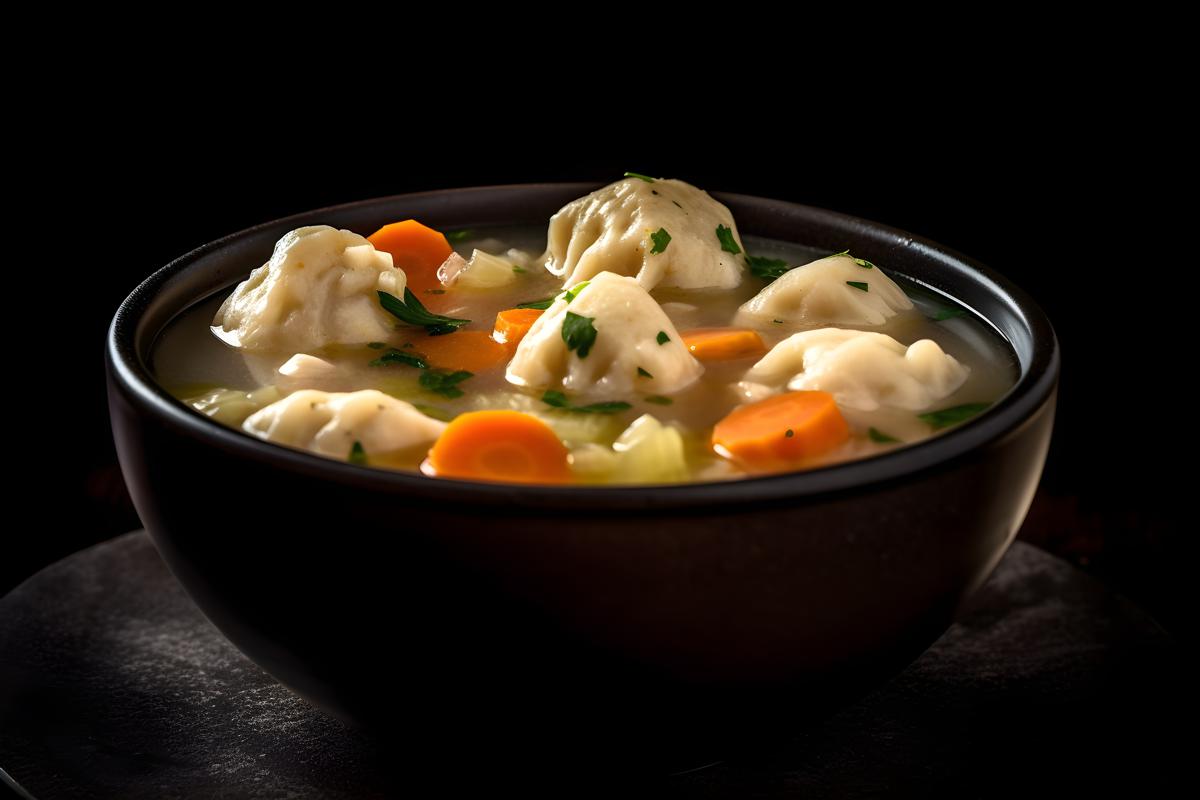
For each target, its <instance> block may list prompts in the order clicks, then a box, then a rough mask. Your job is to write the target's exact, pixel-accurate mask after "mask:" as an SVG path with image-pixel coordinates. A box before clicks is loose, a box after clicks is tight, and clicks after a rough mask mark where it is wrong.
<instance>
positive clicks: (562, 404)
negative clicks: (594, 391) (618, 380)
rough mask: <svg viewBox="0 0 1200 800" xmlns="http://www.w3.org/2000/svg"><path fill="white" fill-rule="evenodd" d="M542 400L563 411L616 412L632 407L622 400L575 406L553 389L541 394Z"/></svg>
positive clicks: (585, 412)
mask: <svg viewBox="0 0 1200 800" xmlns="http://www.w3.org/2000/svg"><path fill="white" fill-rule="evenodd" d="M542 402H543V403H545V404H546V405H548V406H553V407H554V408H561V409H562V410H563V411H574V412H576V413H579V414H616V413H617V412H618V411H628V410H629V409H631V408H633V406H632V405H630V404H629V403H626V402H624V401H622V400H612V401H609V402H606V403H590V404H588V405H586V406H577V405H574V404H572V403H571V401H570V400H568V399H567V396H566V395H565V394H563V393H562V392H559V391H555V390H553V389H551V390H549V391H547V392H546V393H545V394H543V395H542Z"/></svg>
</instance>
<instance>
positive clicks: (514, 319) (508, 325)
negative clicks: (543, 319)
mask: <svg viewBox="0 0 1200 800" xmlns="http://www.w3.org/2000/svg"><path fill="white" fill-rule="evenodd" d="M541 315H542V311H541V309H537V308H509V309H505V310H504V311H501V312H500V313H499V314H497V315H496V329H495V330H494V331H492V338H493V339H495V340H496V341H497V342H500V343H501V344H506V345H508V346H509V347H513V348H515V347H516V346H517V345H519V344H520V343H521V340H522V339H524V338H525V334H527V333H529V329H530V328H532V327H533V323H535V322H537V318H538V317H540V316H541Z"/></svg>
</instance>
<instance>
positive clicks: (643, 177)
mask: <svg viewBox="0 0 1200 800" xmlns="http://www.w3.org/2000/svg"><path fill="white" fill-rule="evenodd" d="M625 177H626V178H637V179H638V180H639V181H645V182H646V183H654V178H651V177H650V176H649V175H643V174H642V173H640V172H626V173H625Z"/></svg>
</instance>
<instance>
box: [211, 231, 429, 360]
mask: <svg viewBox="0 0 1200 800" xmlns="http://www.w3.org/2000/svg"><path fill="white" fill-rule="evenodd" d="M405 283H406V279H405V275H404V271H403V270H401V269H398V268H396V267H393V266H392V256H391V254H390V253H385V252H382V251H380V250H376V249H375V247H374V246H373V245H372V244H371V243H370V242H368V241H367V240H366V239H365V238H363V237H362V236H359V235H358V234H357V233H352V232H351V231H345V230H338V229H337V228H331V227H329V226H328V225H313V226H310V227H307V228H297V229H296V230H294V231H290V232H288V233H286V234H284V236H283V238H282V239H280V240H279V241H278V242H276V243H275V252H274V253H272V254H271V260H270V261H268V262H267V263H266V264H264V265H263V266H261V267H259V268H258V269H256V270H254V271H253V272H251V273H250V277H249V278H247V279H246V280H244V281H242V282H241V283H240V284H238V287H237V288H236V289H235V290H234V292H233V294H231V295H230V296H229V297H228V298H226V300H225V302H224V303H222V304H221V308H220V309H219V310H218V311H217V315H216V317H215V318H214V319H213V327H212V330H213V333H215V334H216V335H217V336H218V337H219V338H220V339H221V340H222V341H224V342H225V343H226V344H230V345H232V346H234V347H238V348H241V349H243V350H246V351H251V352H256V351H257V352H261V351H288V352H293V353H296V352H305V351H311V350H316V349H318V348H320V347H324V346H325V345H328V344H333V343H335V342H338V343H343V344H361V343H364V342H371V341H377V340H379V339H384V338H386V337H387V336H388V334H390V333H391V332H392V331H393V330H394V329H395V323H396V320H395V318H394V317H392V316H391V315H390V314H388V313H387V312H386V311H384V310H383V308H382V307H381V306H380V305H379V295H378V294H377V292H378V291H384V292H387V293H389V294H392V295H395V296H396V297H399V298H401V299H403V297H404V286H405Z"/></svg>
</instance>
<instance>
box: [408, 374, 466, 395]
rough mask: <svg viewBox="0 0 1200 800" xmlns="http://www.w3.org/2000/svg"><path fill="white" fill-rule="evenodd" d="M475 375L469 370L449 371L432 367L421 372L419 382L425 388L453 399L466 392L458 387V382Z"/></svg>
mask: <svg viewBox="0 0 1200 800" xmlns="http://www.w3.org/2000/svg"><path fill="white" fill-rule="evenodd" d="M473 377H475V373H473V372H467V371H466V370H459V371H457V372H449V371H446V370H434V369H431V370H428V371H426V372H422V373H421V378H420V380H419V381H418V383H419V384H420V386H421V388H423V389H427V390H428V391H431V392H433V393H434V394H440V395H441V396H442V397H448V398H450V399H452V400H453V399H454V398H456V397H462V396H463V394H464V392H463V390H462V389H460V388H458V384H460V383H462V382H463V381H465V380H466V379H467V378H473Z"/></svg>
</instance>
